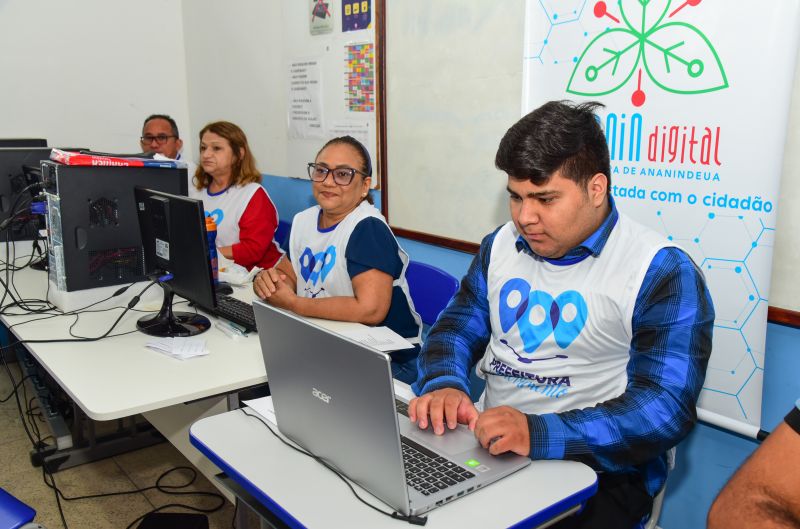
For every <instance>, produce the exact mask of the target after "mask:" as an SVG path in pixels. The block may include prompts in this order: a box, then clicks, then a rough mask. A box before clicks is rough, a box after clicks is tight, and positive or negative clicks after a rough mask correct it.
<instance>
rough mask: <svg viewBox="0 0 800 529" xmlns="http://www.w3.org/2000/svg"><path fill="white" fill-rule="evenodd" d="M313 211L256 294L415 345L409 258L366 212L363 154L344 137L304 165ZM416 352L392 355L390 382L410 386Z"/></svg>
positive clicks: (367, 174) (298, 218)
mask: <svg viewBox="0 0 800 529" xmlns="http://www.w3.org/2000/svg"><path fill="white" fill-rule="evenodd" d="M308 175H309V177H310V178H311V188H312V191H313V194H314V198H315V199H316V200H317V204H318V205H317V206H313V207H311V208H309V209H307V210H305V211H301V212H300V213H298V214H297V215H295V217H294V220H293V221H292V230H291V233H290V235H289V256H287V257H284V258H283V259H281V260H280V261H279V262H278V264H277V266H276V267H275V268H272V269H269V270H264V271H262V272H259V274H258V275H257V276H256V279H255V281H254V282H253V289H254V290H255V292H256V294H257V295H258V296H259V297H260V298H262V299H264V300H265V301H266V302H267V303H270V304H271V305H274V306H276V307H280V308H284V309H288V310H291V311H293V312H295V313H297V314H300V315H301V316H311V317H316V318H326V319H329V320H339V321H355V322H359V323H364V324H366V325H382V326H387V327H389V328H390V329H392V330H394V331H395V332H396V333H398V334H399V335H401V336H403V337H405V338H406V339H408V340H409V341H410V342H412V343H414V344H419V336H420V329H421V325H420V319H419V315H418V314H417V313H416V312H414V309H413V304H412V303H411V298H410V296H409V294H408V285H407V283H406V279H405V270H406V266H407V264H408V255H407V254H406V253H405V252H404V251H403V250H402V248H400V246H399V244H398V243H397V240H396V239H395V238H394V235H393V234H392V232H391V230H390V229H389V226H388V225H387V224H386V221H385V220H384V218H383V216H382V215H381V214H380V212H379V211H378V210H377V209H375V207H374V206H373V205H372V203H371V200H370V196H369V189H370V183H371V181H372V166H371V163H370V158H369V153H368V152H367V150H366V148H365V147H364V146H363V145H362V144H361V143H360V142H359V141H358V140H356V139H354V138H352V137H350V136H343V137H340V138H334V139H332V140H331V141H329V142H328V143H326V144H325V146H324V147H322V150H320V151H319V153H318V154H317V157H316V160H315V161H314V162H313V163H309V164H308ZM418 353H419V345H415V347H414V348H412V349H405V350H402V351H395V352H393V353H392V354H391V356H392V374H393V375H394V377H395V378H397V379H399V380H402V381H404V382H407V383H409V384H410V383H412V382H414V381H415V380H416V373H417V370H416V357H417V354H418Z"/></svg>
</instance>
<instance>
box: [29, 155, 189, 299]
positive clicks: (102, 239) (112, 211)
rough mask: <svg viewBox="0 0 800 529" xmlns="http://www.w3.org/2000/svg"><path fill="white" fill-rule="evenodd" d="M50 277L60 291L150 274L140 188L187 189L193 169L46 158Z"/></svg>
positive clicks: (184, 191)
mask: <svg viewBox="0 0 800 529" xmlns="http://www.w3.org/2000/svg"><path fill="white" fill-rule="evenodd" d="M42 180H43V182H44V186H45V193H46V196H47V210H48V212H47V230H48V243H49V250H48V251H49V260H50V270H49V274H50V281H51V282H52V283H53V284H54V285H55V286H56V288H57V289H58V290H60V291H65V292H72V291H76V290H83V289H87V288H97V287H105V286H110V285H118V284H124V283H133V282H135V281H141V280H142V279H144V273H145V271H144V257H143V251H142V240H141V235H140V232H139V222H138V214H137V213H136V200H135V198H134V191H133V190H134V188H135V187H136V186H141V187H147V188H150V189H156V190H159V191H164V192H167V193H173V194H176V195H184V196H185V195H186V194H187V186H188V177H187V170H186V169H185V168H180V169H165V168H154V167H109V166H78V165H63V164H60V163H58V162H54V161H49V160H48V161H44V162H42Z"/></svg>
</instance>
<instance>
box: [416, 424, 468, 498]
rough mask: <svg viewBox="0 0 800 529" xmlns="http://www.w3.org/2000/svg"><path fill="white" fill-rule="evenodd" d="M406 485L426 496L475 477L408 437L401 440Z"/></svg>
mask: <svg viewBox="0 0 800 529" xmlns="http://www.w3.org/2000/svg"><path fill="white" fill-rule="evenodd" d="M400 441H401V444H402V446H403V463H404V465H405V468H406V483H408V485H409V486H410V487H413V488H414V489H416V490H418V491H419V492H420V493H422V494H424V495H425V496H429V495H431V494H433V493H434V492H439V491H440V490H444V489H446V488H447V487H450V486H452V485H455V484H457V483H461V482H463V481H466V480H468V479H472V478H474V477H475V474H473V473H472V472H470V471H469V470H467V469H465V468H463V467H460V466H458V465H456V464H455V463H453V462H452V461H450V460H449V459H446V458H444V457H442V456H440V455H438V454H437V453H435V452H432V451H431V450H429V449H427V448H425V447H424V446H422V445H421V444H419V443H417V442H415V441H412V440H411V439H409V438H408V437H402V436H401V438H400Z"/></svg>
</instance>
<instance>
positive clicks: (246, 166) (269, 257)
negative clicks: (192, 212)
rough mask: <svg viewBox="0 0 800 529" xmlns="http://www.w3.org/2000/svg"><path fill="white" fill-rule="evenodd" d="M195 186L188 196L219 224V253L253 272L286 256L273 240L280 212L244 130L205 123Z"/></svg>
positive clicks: (226, 124)
mask: <svg viewBox="0 0 800 529" xmlns="http://www.w3.org/2000/svg"><path fill="white" fill-rule="evenodd" d="M192 184H193V185H192V186H189V196H190V197H191V198H196V199H199V200H202V201H203V209H205V212H206V216H209V217H212V218H213V219H214V221H215V222H216V223H217V251H219V252H220V253H221V254H222V255H223V256H225V257H226V258H228V259H231V260H233V261H234V262H235V263H237V264H239V265H241V266H244V267H245V268H247V269H248V270H249V269H251V268H253V267H254V266H259V267H261V268H270V267H272V266H275V263H276V262H278V259H280V257H281V255H283V252H282V251H281V250H280V247H279V246H278V244H277V243H276V242H275V241H274V237H275V229H276V228H277V227H278V211H277V209H275V205H274V204H273V203H272V200H270V198H269V195H268V194H267V192H266V190H265V189H264V188H263V187H262V186H261V173H260V172H258V169H256V160H255V158H254V157H253V153H252V152H251V151H250V146H249V145H248V144H247V136H245V134H244V132H243V131H242V129H240V128H239V127H238V126H236V125H234V124H233V123H230V122H228V121H217V122H214V123H209V124H208V125H206V126H205V127H203V130H201V131H200V165H199V166H198V167H197V171H195V174H194V178H193V180H192Z"/></svg>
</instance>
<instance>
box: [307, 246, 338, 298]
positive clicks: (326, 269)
mask: <svg viewBox="0 0 800 529" xmlns="http://www.w3.org/2000/svg"><path fill="white" fill-rule="evenodd" d="M335 264H336V247H335V246H333V245H331V246H328V247H327V248H326V249H325V251H324V252H319V253H316V254H315V253H314V252H312V251H311V248H309V247H306V249H305V250H303V253H302V254H301V255H300V276H301V277H302V278H303V280H304V281H305V282H306V285H307V286H306V287H305V291H306V292H308V293H310V294H311V297H312V298H314V297H317V296H318V295H319V293H320V292H322V291H323V290H325V289H324V288H322V287H320V288H319V289H318V290H316V292H315V291H314V289H315V288H316V287H317V284H318V283H324V282H325V278H326V277H328V274H329V273H330V271H331V270H333V266H334V265H335Z"/></svg>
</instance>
